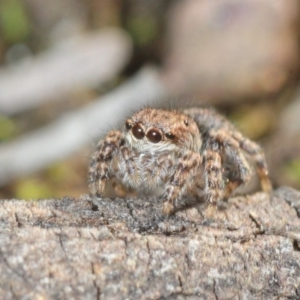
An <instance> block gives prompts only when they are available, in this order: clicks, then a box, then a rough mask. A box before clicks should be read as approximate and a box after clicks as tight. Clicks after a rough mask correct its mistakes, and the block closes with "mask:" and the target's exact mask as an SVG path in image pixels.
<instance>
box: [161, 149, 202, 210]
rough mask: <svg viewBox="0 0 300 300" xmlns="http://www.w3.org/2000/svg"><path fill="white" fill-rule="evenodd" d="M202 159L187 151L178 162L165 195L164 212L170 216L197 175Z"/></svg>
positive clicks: (197, 154) (198, 155)
mask: <svg viewBox="0 0 300 300" xmlns="http://www.w3.org/2000/svg"><path fill="white" fill-rule="evenodd" d="M201 163H202V158H201V155H200V154H199V153H196V152H193V151H190V150H186V151H185V153H184V154H183V155H182V156H181V157H180V158H179V160H178V161H177V165H176V167H175V171H174V174H173V175H172V176H171V178H170V180H169V181H168V183H167V185H166V188H165V192H164V195H163V198H164V200H165V201H164V206H163V212H164V213H165V214H167V215H170V214H172V213H173V212H174V210H175V209H176V200H181V198H182V196H183V195H185V194H186V191H187V188H188V186H189V184H191V181H193V177H194V176H195V175H196V174H197V172H198V170H199V168H200V165H201Z"/></svg>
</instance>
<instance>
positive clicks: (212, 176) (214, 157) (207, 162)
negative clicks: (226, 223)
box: [203, 147, 224, 206]
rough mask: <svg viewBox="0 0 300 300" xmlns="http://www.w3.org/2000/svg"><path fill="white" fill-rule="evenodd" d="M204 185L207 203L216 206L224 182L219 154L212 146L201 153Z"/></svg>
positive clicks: (221, 195) (222, 190)
mask: <svg viewBox="0 0 300 300" xmlns="http://www.w3.org/2000/svg"><path fill="white" fill-rule="evenodd" d="M203 160H204V173H205V176H204V177H205V187H204V193H205V197H206V201H207V203H208V204H209V205H213V206H216V204H217V202H218V201H219V200H221V199H222V198H223V194H224V182H223V172H222V162H221V156H220V154H219V153H218V151H215V149H213V147H211V149H207V150H205V151H204V153H203Z"/></svg>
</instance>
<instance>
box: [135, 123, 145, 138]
mask: <svg viewBox="0 0 300 300" xmlns="http://www.w3.org/2000/svg"><path fill="white" fill-rule="evenodd" d="M132 134H133V135H134V137H135V138H137V139H138V140H141V139H142V138H143V137H144V136H145V132H144V130H143V128H142V126H141V125H140V124H135V125H134V126H133V127H132Z"/></svg>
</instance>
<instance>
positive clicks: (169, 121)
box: [125, 108, 201, 152]
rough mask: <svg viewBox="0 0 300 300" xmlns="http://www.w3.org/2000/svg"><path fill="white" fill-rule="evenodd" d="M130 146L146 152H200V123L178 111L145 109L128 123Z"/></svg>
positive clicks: (126, 125)
mask: <svg viewBox="0 0 300 300" xmlns="http://www.w3.org/2000/svg"><path fill="white" fill-rule="evenodd" d="M125 128H126V133H125V140H126V143H127V144H128V145H130V146H131V147H133V148H135V149H137V150H139V151H141V152H142V151H146V152H157V151H182V150H185V149H189V150H193V151H195V152H199V151H200V148H201V137H200V133H199V130H198V127H197V125H196V123H195V122H194V121H193V120H192V119H191V118H190V117H188V116H186V115H184V114H181V113H178V112H176V111H168V110H162V109H154V108H144V109H142V110H140V111H139V112H137V113H135V114H134V115H133V116H132V117H131V118H129V119H127V120H126V122H125Z"/></svg>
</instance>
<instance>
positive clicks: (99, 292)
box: [91, 262, 101, 300]
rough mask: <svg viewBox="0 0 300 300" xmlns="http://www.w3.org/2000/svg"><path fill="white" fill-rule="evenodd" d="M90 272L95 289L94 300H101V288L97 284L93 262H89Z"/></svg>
mask: <svg viewBox="0 0 300 300" xmlns="http://www.w3.org/2000/svg"><path fill="white" fill-rule="evenodd" d="M91 270H92V274H93V275H94V279H93V285H94V287H95V289H96V299H97V300H101V288H100V287H99V286H98V284H97V274H96V272H95V266H94V263H93V262H91Z"/></svg>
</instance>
